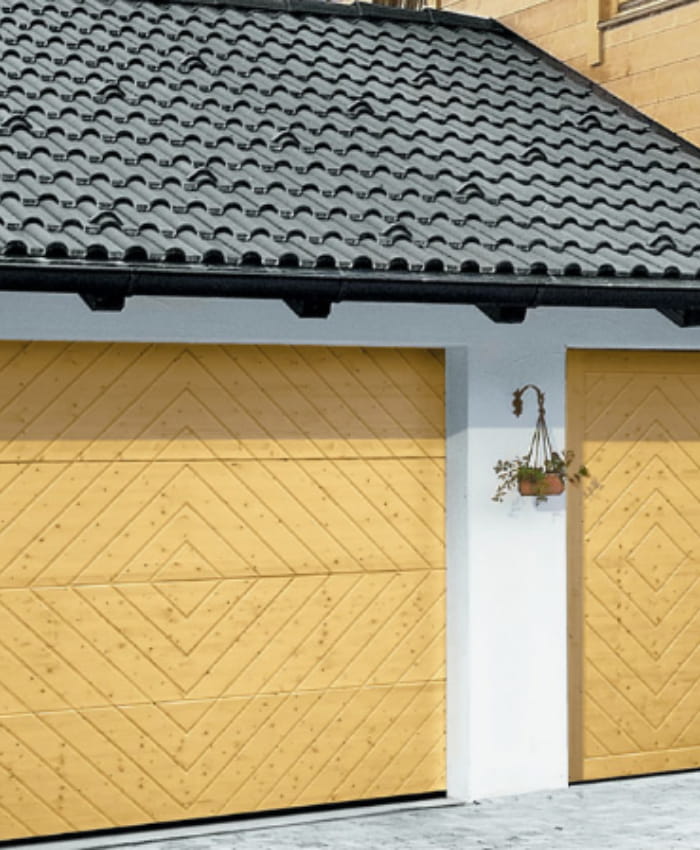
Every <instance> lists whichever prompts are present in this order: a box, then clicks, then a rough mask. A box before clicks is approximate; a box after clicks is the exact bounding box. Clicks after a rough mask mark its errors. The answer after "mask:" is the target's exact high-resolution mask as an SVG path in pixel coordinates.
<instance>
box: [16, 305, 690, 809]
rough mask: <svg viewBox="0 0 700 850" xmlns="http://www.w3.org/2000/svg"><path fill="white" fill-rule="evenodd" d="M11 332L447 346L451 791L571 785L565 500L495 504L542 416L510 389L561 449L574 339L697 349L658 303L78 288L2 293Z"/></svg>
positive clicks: (21, 335)
mask: <svg viewBox="0 0 700 850" xmlns="http://www.w3.org/2000/svg"><path fill="white" fill-rule="evenodd" d="M0 338H4V339H79V340H127V341H141V340H152V341H189V342H258V343H301V342H304V343H318V344H328V343H334V344H347V345H354V344H363V345H406V346H434V347H446V348H448V349H450V350H449V351H448V358H447V385H448V386H447V390H448V403H447V425H448V463H449V466H450V471H449V474H448V483H447V488H448V528H447V540H448V784H449V787H448V791H449V793H450V794H451V795H453V796H455V797H461V798H464V799H474V798H479V797H486V796H489V795H497V794H508V793H516V792H521V791H528V790H537V789H543V788H554V787H560V786H563V785H565V784H566V782H567V710H566V700H567V673H566V517H565V505H566V501H565V498H564V497H561V498H557V499H551V500H549V502H547V503H546V504H545V505H543V506H539V507H536V506H535V505H534V503H533V500H528V499H521V498H520V497H518V496H513V497H510V498H508V499H507V501H506V502H505V503H503V504H496V503H494V502H492V501H491V496H492V494H493V491H494V489H495V477H494V474H493V469H492V467H493V464H494V462H495V461H496V460H497V459H498V458H500V457H508V456H512V455H513V454H522V453H523V452H524V451H525V450H526V449H527V446H528V442H529V436H530V433H531V431H532V427H533V424H534V417H535V407H534V403H533V402H534V399H533V398H532V397H528V398H526V402H525V404H526V407H525V412H524V415H523V416H522V418H521V419H520V420H518V419H515V418H514V417H513V415H512V413H511V407H510V404H511V396H512V392H513V390H514V389H515V388H516V387H518V386H521V385H523V384H525V383H536V384H538V385H539V386H540V387H541V388H542V389H543V390H544V391H545V393H546V394H547V412H548V414H549V415H548V419H549V423H550V426H553V436H554V438H555V442H556V443H557V445H558V447H559V448H564V446H565V439H564V438H565V434H564V426H565V421H564V418H565V389H566V387H565V365H566V349H567V346H568V347H576V348H587V347H588V348H605V347H609V348H668V349H674V348H680V349H683V348H687V349H695V348H697V349H700V330H697V329H685V330H681V329H679V328H676V327H674V326H673V325H672V324H671V323H670V322H668V321H667V320H666V319H664V318H663V317H662V316H660V315H658V314H656V313H653V312H650V311H623V310H610V311H603V310H565V309H541V310H537V311H533V312H532V313H531V314H530V316H528V319H527V320H526V322H525V323H524V324H523V325H521V326H497V325H494V324H493V323H491V322H490V321H489V320H488V319H486V318H485V317H484V316H482V315H481V314H480V313H479V312H478V311H477V310H475V309H474V308H470V307H433V306H394V307H392V306H388V305H369V306H363V305H356V304H355V305H350V304H341V305H339V306H336V307H335V308H334V310H333V313H332V315H331V317H330V318H329V319H327V320H318V319H306V320H302V319H298V318H297V317H296V316H294V315H293V313H292V312H291V311H290V310H289V309H288V308H286V307H285V306H284V305H282V304H280V303H276V302H253V301H240V302H235V301H230V302H226V301H221V300H216V301H214V300H212V301H199V300H186V299H132V300H131V301H130V302H128V304H127V308H126V309H125V310H124V312H122V313H118V314H97V313H91V312H90V311H89V310H88V309H87V308H86V307H85V306H84V304H83V303H82V302H81V301H80V300H79V299H78V298H77V297H74V296H52V295H20V294H8V293H0Z"/></svg>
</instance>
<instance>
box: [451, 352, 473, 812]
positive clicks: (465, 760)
mask: <svg viewBox="0 0 700 850" xmlns="http://www.w3.org/2000/svg"><path fill="white" fill-rule="evenodd" d="M445 396H446V430H447V440H446V443H447V446H446V451H447V483H446V487H447V493H446V504H447V519H446V526H447V527H446V538H447V639H446V644H447V794H448V796H450V797H453V798H456V799H461V800H466V799H467V797H468V785H469V746H468V745H469V722H468V710H469V682H470V675H469V651H468V637H469V623H468V596H467V593H468V569H467V568H468V561H467V552H468V540H469V538H468V529H467V451H468V446H469V444H468V408H467V349H466V348H448V349H447V351H446V353H445Z"/></svg>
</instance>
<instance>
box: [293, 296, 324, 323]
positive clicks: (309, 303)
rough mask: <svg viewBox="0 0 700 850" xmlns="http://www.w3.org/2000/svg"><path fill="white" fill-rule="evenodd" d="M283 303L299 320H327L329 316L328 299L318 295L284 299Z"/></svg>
mask: <svg viewBox="0 0 700 850" xmlns="http://www.w3.org/2000/svg"><path fill="white" fill-rule="evenodd" d="M284 303H285V304H286V305H287V307H289V309H290V310H293V311H294V312H295V313H296V315H297V316H299V318H300V319H327V318H328V317H329V316H330V314H331V306H332V302H331V300H330V298H323V297H321V296H318V295H309V296H306V297H304V296H301V297H299V298H285V299H284Z"/></svg>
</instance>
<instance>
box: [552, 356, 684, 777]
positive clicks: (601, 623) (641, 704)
mask: <svg viewBox="0 0 700 850" xmlns="http://www.w3.org/2000/svg"><path fill="white" fill-rule="evenodd" d="M568 393H569V419H568V431H569V436H570V438H571V447H572V448H573V449H574V450H576V452H577V455H578V456H579V457H581V456H582V457H583V458H584V460H585V462H586V463H587V464H588V466H589V467H590V470H591V473H592V476H593V486H592V487H591V488H590V489H591V492H589V493H587V494H585V495H583V497H581V495H580V494H577V493H576V492H575V489H573V488H572V490H571V491H570V495H571V496H572V500H571V502H570V506H571V515H572V525H571V532H572V537H571V540H572V550H571V563H572V580H571V623H572V631H573V637H574V642H573V645H572V655H571V661H572V671H573V677H572V699H571V704H572V722H571V729H572V764H571V774H572V778H573V779H599V778H603V777H611V776H623V775H629V774H641V773H651V772H658V771H668V770H681V769H685V768H697V767H700V676H699V675H698V673H699V671H700V354H699V353H670V352H634V351H633V352H613V351H600V352H590V351H588V352H581V351H579V352H573V353H572V354H571V355H570V361H569V389H568Z"/></svg>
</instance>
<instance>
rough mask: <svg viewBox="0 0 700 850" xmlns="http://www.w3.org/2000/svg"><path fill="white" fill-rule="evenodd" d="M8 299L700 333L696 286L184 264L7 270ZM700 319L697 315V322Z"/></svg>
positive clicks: (8, 266) (654, 280) (652, 280)
mask: <svg viewBox="0 0 700 850" xmlns="http://www.w3.org/2000/svg"><path fill="white" fill-rule="evenodd" d="M0 290H5V291H8V292H53V293H72V294H76V295H80V296H81V297H82V298H83V299H84V300H85V301H86V302H87V304H88V305H89V306H90V307H91V309H93V310H115V311H116V310H121V309H123V307H124V304H125V299H126V298H129V297H132V296H139V295H148V296H155V297H181V298H183V297H184V298H195V297H198V298H262V299H277V300H280V299H281V300H283V301H285V302H286V303H287V304H288V305H289V306H290V307H291V308H292V309H293V310H294V312H296V313H297V315H299V316H301V317H304V318H325V317H326V316H327V315H328V314H329V313H330V309H331V306H332V305H333V304H337V303H340V302H343V301H363V302H374V303H380V302H383V303H387V302H388V303H402V304H406V303H414V304H471V305H475V306H477V307H480V308H481V309H482V310H483V311H484V312H485V313H487V315H489V316H490V317H491V318H492V319H494V320H495V321H501V322H509V323H513V322H519V321H522V320H523V319H524V318H525V313H526V311H527V310H528V309H532V308H535V307H617V308H646V309H656V310H660V311H661V312H663V313H664V315H667V316H668V317H669V318H671V319H672V320H673V321H674V322H676V323H677V324H680V325H682V326H684V327H688V326H691V325H695V324H700V281H698V280H697V279H696V278H690V277H687V278H685V277H682V278H671V277H665V278H659V277H648V278H642V277H636V278H630V277H593V276H590V277H589V276H585V275H577V276H570V277H569V276H556V275H532V276H529V275H528V276H525V275H518V274H498V273H495V274H471V273H461V274H460V273H446V272H436V273H423V272H393V271H391V272H375V271H356V270H349V271H343V270H341V271H338V270H335V269H332V270H328V271H321V270H318V269H316V270H310V271H304V270H300V269H280V268H275V269H271V270H266V269H261V268H257V267H254V268H251V269H241V268H236V269H230V268H222V267H220V266H210V267H202V266H196V267H193V266H186V265H179V264H167V265H166V264H161V263H159V264H158V265H157V266H154V265H147V264H143V265H124V264H118V263H94V262H93V263H85V262H76V263H73V264H70V263H60V264H58V263H56V264H54V263H50V262H49V263H47V262H46V261H42V260H39V261H35V262H26V261H23V262H22V261H12V262H7V261H5V263H4V264H2V265H0ZM696 314H697V315H696ZM696 319H697V321H696Z"/></svg>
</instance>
